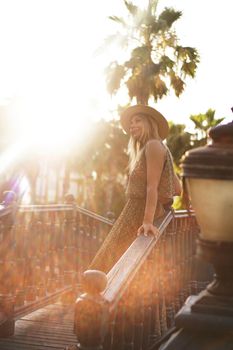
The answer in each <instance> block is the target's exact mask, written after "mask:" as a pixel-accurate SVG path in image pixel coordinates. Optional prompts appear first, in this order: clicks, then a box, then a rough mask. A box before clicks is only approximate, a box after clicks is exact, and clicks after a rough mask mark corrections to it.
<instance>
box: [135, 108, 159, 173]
mask: <svg viewBox="0 0 233 350" xmlns="http://www.w3.org/2000/svg"><path fill="white" fill-rule="evenodd" d="M139 116H140V117H141V118H142V121H143V125H144V130H143V133H142V136H141V137H140V139H139V140H137V139H135V138H134V137H133V136H130V139H129V143H128V155H129V165H128V168H129V173H130V174H131V173H132V171H133V170H134V168H135V166H136V163H137V162H138V161H139V159H140V158H141V155H142V153H143V151H144V148H145V146H146V143H147V142H148V141H149V140H153V139H155V140H161V138H160V136H159V133H158V126H157V123H156V121H155V120H154V118H151V117H150V116H148V115H144V114H139Z"/></svg>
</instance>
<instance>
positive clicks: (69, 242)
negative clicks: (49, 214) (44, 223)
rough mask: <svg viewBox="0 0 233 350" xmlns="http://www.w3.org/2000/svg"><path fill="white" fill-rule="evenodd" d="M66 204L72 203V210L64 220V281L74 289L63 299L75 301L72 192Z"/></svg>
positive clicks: (68, 195)
mask: <svg viewBox="0 0 233 350" xmlns="http://www.w3.org/2000/svg"><path fill="white" fill-rule="evenodd" d="M65 204H71V205H72V206H73V208H74V210H72V211H67V212H66V213H65V222H64V260H63V261H64V282H65V285H72V287H73V290H72V291H71V292H70V293H68V294H66V295H65V296H64V297H63V298H62V301H63V302H64V303H70V302H71V303H73V302H74V300H75V297H76V295H77V294H76V289H77V288H76V285H77V272H76V264H75V261H76V248H75V239H74V233H75V232H74V229H75V227H74V225H75V198H74V196H73V195H72V194H67V195H66V196H65Z"/></svg>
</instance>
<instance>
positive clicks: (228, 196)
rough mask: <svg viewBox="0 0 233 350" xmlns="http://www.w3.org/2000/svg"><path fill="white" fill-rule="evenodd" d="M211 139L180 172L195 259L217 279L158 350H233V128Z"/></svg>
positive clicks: (215, 131)
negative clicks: (195, 233)
mask: <svg viewBox="0 0 233 350" xmlns="http://www.w3.org/2000/svg"><path fill="white" fill-rule="evenodd" d="M209 136H210V137H211V139H212V142H211V143H210V144H208V145H207V146H205V147H199V148H196V149H194V150H191V151H189V152H187V153H186V155H185V158H184V160H183V162H182V169H183V177H184V186H185V190H186V191H187V194H188V196H189V199H190V201H191V204H192V207H193V209H194V211H195V214H196V219H197V222H198V223H199V225H200V231H201V232H200V234H199V238H198V240H197V256H199V257H201V258H202V259H204V260H206V261H208V262H210V263H211V264H213V266H214V270H215V275H214V279H213V281H212V282H211V283H210V284H209V285H208V286H207V288H206V289H205V290H204V291H202V292H201V293H200V294H199V295H198V296H190V297H189V298H188V299H187V301H186V303H185V305H184V306H183V307H182V309H181V310H180V311H179V312H178V314H177V315H176V317H175V323H176V326H177V327H178V328H179V331H178V332H177V333H176V334H175V335H174V336H173V339H172V340H171V339H170V340H169V341H168V342H167V343H166V344H163V345H162V347H161V349H166V350H173V349H179V350H181V349H188V348H190V347H191V348H192V349H198V350H201V349H221V350H222V349H233V122H231V123H228V124H225V125H218V126H216V127H214V128H212V129H211V130H210V132H209ZM211 344H212V345H211ZM208 346H209V347H208ZM211 346H212V347H211ZM229 346H232V347H229Z"/></svg>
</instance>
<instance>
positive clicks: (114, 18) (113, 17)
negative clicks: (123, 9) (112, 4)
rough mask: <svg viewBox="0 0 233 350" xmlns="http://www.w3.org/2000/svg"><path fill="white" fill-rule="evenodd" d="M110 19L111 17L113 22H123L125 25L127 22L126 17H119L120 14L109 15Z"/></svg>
mask: <svg viewBox="0 0 233 350" xmlns="http://www.w3.org/2000/svg"><path fill="white" fill-rule="evenodd" d="M108 19H110V20H111V21H113V22H116V23H119V24H121V25H122V26H123V27H126V26H127V24H126V23H125V20H124V18H122V17H118V16H109V17H108Z"/></svg>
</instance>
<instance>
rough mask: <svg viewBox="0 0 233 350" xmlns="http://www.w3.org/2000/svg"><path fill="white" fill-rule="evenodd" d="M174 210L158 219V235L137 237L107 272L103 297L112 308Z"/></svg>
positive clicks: (166, 224) (161, 232) (170, 218)
mask: <svg viewBox="0 0 233 350" xmlns="http://www.w3.org/2000/svg"><path fill="white" fill-rule="evenodd" d="M172 217H173V213H172V211H169V212H167V213H166V214H165V215H164V216H163V217H161V218H160V219H158V220H157V221H156V224H155V226H156V227H157V228H158V229H159V235H158V237H154V236H147V237H146V236H143V235H140V236H139V237H137V238H136V239H135V240H134V242H133V243H132V244H131V246H130V247H129V248H128V249H127V251H126V252H125V253H124V254H123V255H122V257H121V258H120V259H119V260H118V262H117V263H116V264H115V265H114V266H113V268H112V269H111V270H110V271H109V273H108V274H107V278H108V284H107V287H106V289H105V290H104V292H103V297H104V298H105V300H106V301H107V302H108V303H110V305H111V306H110V310H111V309H113V308H114V307H115V305H116V304H117V303H118V301H119V300H120V298H121V296H122V294H123V293H124V291H125V290H126V288H127V286H128V285H129V284H130V282H131V281H132V279H133V277H134V276H135V275H136V273H137V271H138V270H139V268H140V267H141V266H142V264H143V262H144V261H145V260H146V258H147V257H148V255H149V254H150V252H151V250H152V249H153V247H154V246H155V245H156V243H157V242H158V240H159V239H160V237H161V236H162V234H163V232H164V230H165V229H166V227H167V226H168V225H169V223H170V221H171V220H172Z"/></svg>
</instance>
